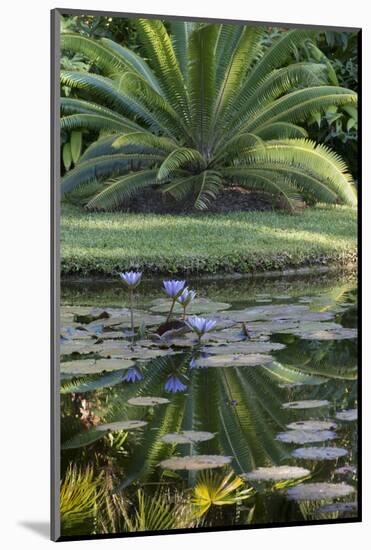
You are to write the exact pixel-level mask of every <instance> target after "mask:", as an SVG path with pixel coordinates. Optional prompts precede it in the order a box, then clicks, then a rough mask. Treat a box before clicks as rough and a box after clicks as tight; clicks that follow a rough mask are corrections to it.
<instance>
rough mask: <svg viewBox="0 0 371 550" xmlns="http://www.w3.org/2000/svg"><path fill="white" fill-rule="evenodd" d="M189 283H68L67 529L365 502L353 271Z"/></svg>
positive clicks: (319, 513)
mask: <svg viewBox="0 0 371 550" xmlns="http://www.w3.org/2000/svg"><path fill="white" fill-rule="evenodd" d="M187 283H188V285H189V288H192V289H195V290H196V292H197V296H196V299H195V300H194V301H193V302H192V304H191V305H190V306H189V309H188V310H187V311H186V315H190V316H191V317H192V316H194V315H201V316H202V317H204V318H207V319H212V320H214V321H215V325H214V326H213V327H212V328H211V329H210V330H209V332H207V333H206V334H205V335H204V336H202V338H201V340H200V341H199V339H198V338H197V335H196V334H195V333H194V332H192V331H191V330H190V328H189V327H188V326H184V322H183V313H182V309H181V307H180V306H176V307H175V308H174V311H173V314H172V317H171V318H170V321H171V322H170V323H169V324H167V325H166V324H165V325H164V323H165V321H166V317H167V314H168V311H169V307H170V305H171V302H170V301H169V300H168V299H167V297H166V295H165V293H164V290H163V287H162V279H161V278H160V277H159V278H158V279H156V280H154V279H152V280H149V281H146V280H143V281H142V282H141V284H140V286H139V287H138V288H137V289H136V290H135V292H134V296H133V298H134V316H133V318H134V326H135V331H134V334H133V333H132V331H131V318H130V307H129V306H130V304H129V295H128V292H127V291H126V289H125V287H124V285H123V284H122V283H117V282H109V281H106V282H95V283H94V282H90V283H89V282H76V283H73V282H64V283H63V284H62V289H61V303H62V307H61V438H62V451H61V474H62V489H61V514H62V534H63V535H79V534H81V535H88V534H99V533H115V532H131V531H143V530H146V531H147V530H148V531H156V530H169V529H186V528H197V527H201V528H202V527H207V528H209V527H226V526H235V525H262V524H272V523H275V524H276V523H281V522H283V523H288V522H303V521H313V520H324V519H327V520H331V519H337V518H352V517H353V518H354V517H356V516H357V493H356V490H357V463H358V461H357V371H358V367H357V364H358V363H357V339H356V338H357V331H356V327H357V290H356V279H355V278H352V277H351V276H347V277H336V278H335V277H332V278H330V277H328V276H325V275H316V276H315V277H313V276H312V277H300V278H299V277H297V278H278V279H277V278H276V279H269V278H260V279H246V278H224V279H223V278H220V279H215V280H212V279H209V280H197V279H194V280H189V281H187ZM189 319H190V317H188V320H189ZM172 321H177V323H172ZM159 327H163V328H162V329H161V328H160V329H159ZM72 493H73V495H72ZM71 495H72V496H71Z"/></svg>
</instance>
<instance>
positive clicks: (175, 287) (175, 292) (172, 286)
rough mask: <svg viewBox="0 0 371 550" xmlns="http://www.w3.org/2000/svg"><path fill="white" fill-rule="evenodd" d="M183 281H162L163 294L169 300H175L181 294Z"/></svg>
mask: <svg viewBox="0 0 371 550" xmlns="http://www.w3.org/2000/svg"><path fill="white" fill-rule="evenodd" d="M184 286H185V281H164V289H165V292H166V294H167V295H168V296H170V298H172V299H173V300H176V299H177V298H178V297H179V296H180V295H181V293H182V292H183V289H184Z"/></svg>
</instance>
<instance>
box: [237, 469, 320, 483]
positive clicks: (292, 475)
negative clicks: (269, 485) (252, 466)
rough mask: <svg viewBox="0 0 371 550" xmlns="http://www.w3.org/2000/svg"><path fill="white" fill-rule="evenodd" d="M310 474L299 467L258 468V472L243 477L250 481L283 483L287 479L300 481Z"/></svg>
mask: <svg viewBox="0 0 371 550" xmlns="http://www.w3.org/2000/svg"><path fill="white" fill-rule="evenodd" d="M309 474H310V470H307V469H306V468H300V467H298V466H271V467H268V468H257V470H253V471H252V472H249V473H247V474H242V475H241V477H242V478H243V479H247V480H248V481H283V480H287V479H300V478H301V477H305V476H308V475H309Z"/></svg>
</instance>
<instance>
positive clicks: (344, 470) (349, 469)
mask: <svg viewBox="0 0 371 550" xmlns="http://www.w3.org/2000/svg"><path fill="white" fill-rule="evenodd" d="M356 473H357V468H356V467H355V466H351V465H350V464H347V465H345V466H341V468H336V470H335V471H334V474H336V475H338V476H348V475H356Z"/></svg>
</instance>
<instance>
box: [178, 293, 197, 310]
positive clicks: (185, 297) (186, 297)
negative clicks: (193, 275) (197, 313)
mask: <svg viewBox="0 0 371 550" xmlns="http://www.w3.org/2000/svg"><path fill="white" fill-rule="evenodd" d="M195 298H196V292H195V291H194V290H188V288H185V289H183V292H182V293H181V295H180V296H179V297H178V299H177V302H179V304H181V305H182V306H183V307H184V308H186V307H187V306H189V304H190V303H191V302H193V300H194V299H195Z"/></svg>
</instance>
